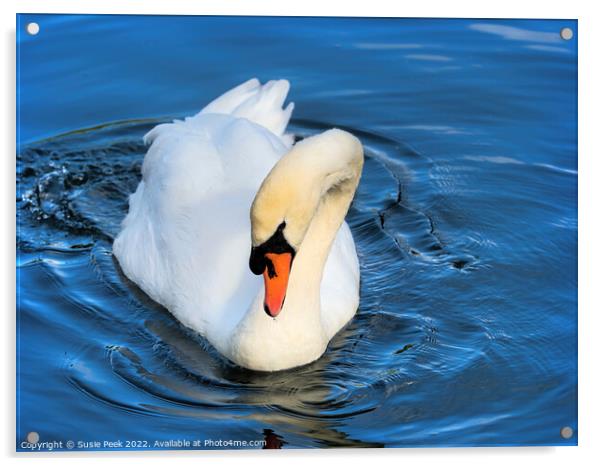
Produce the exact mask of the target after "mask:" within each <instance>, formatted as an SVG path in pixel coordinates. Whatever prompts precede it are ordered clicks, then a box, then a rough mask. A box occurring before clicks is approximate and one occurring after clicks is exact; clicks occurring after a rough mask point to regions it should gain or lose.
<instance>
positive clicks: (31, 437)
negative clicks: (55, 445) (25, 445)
mask: <svg viewBox="0 0 602 466" xmlns="http://www.w3.org/2000/svg"><path fill="white" fill-rule="evenodd" d="M27 441H28V442H29V443H38V442H39V441H40V434H38V433H37V432H30V433H29V434H27Z"/></svg>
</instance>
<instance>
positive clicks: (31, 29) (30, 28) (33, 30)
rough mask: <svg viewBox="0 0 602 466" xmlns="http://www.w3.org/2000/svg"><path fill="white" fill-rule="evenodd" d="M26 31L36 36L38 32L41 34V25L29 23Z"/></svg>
mask: <svg viewBox="0 0 602 466" xmlns="http://www.w3.org/2000/svg"><path fill="white" fill-rule="evenodd" d="M25 30H26V31H27V34H29V35H30V36H35V35H36V34H37V33H38V32H40V25H39V24H38V23H27V26H25Z"/></svg>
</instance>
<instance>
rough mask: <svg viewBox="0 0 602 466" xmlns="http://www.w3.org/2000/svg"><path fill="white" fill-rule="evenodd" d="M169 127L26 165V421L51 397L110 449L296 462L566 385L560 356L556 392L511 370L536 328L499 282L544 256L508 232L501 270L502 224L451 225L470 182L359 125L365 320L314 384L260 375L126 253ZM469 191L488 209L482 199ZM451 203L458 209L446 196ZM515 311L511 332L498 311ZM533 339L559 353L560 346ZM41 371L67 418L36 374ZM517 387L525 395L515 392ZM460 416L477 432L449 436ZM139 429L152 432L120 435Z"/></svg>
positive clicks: (62, 143) (42, 147) (540, 365)
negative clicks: (147, 158) (130, 203)
mask: <svg viewBox="0 0 602 466" xmlns="http://www.w3.org/2000/svg"><path fill="white" fill-rule="evenodd" d="M159 122H161V121H154V120H153V121H150V120H147V121H129V122H119V123H114V124H110V125H105V126H100V127H96V128H91V129H86V130H82V131H78V132H74V133H69V134H65V135H62V136H59V137H56V138H53V139H49V140H45V141H41V142H39V143H36V144H33V145H30V146H28V147H26V148H25V149H24V150H23V151H22V152H21V153H20V154H19V156H18V193H19V196H18V199H17V205H18V214H17V216H18V238H17V241H18V248H19V264H18V266H19V286H20V290H21V295H20V321H19V328H20V338H21V348H27V351H24V350H23V351H22V352H21V357H22V358H23V360H22V363H21V367H22V368H24V369H25V372H24V373H22V374H21V378H22V384H21V390H23V393H22V395H21V399H22V401H23V402H24V403H26V404H27V405H26V406H25V407H24V408H23V409H27V407H28V406H29V404H35V403H36V402H40V401H41V400H42V399H44V400H45V403H46V406H47V409H48V411H50V412H54V413H56V414H57V416H58V415H59V414H60V413H61V412H62V410H64V409H65V408H64V407H63V405H64V403H66V400H69V401H68V403H69V408H68V409H69V410H70V416H92V417H95V418H97V419H98V423H97V426H96V429H97V430H96V431H95V432H94V436H96V437H98V436H100V435H101V434H102V435H105V437H106V438H113V437H114V436H115V435H119V436H131V438H135V439H137V438H143V437H145V436H146V437H149V438H157V437H160V438H163V437H164V438H166V439H169V438H172V437H173V435H172V434H171V433H173V432H181V433H182V435H184V436H185V437H186V436H189V435H190V436H193V434H194V435H198V434H199V433H204V434H205V435H207V433H211V436H212V437H214V438H220V437H221V438H239V437H243V438H247V439H252V438H261V437H262V436H265V438H266V439H268V444H269V445H271V444H277V445H279V446H282V445H288V446H296V447H304V446H323V445H329V446H382V445H388V446H392V445H403V444H425V443H427V444H428V443H431V442H436V441H442V440H443V441H444V442H445V441H451V439H453V438H457V437H456V436H458V435H463V434H465V433H471V432H472V433H474V432H475V428H476V427H475V426H478V425H486V424H487V423H491V422H498V423H499V422H501V421H503V420H504V419H505V417H504V416H503V415H502V414H501V413H503V412H504V406H503V403H502V404H501V405H500V404H497V405H496V404H492V403H490V401H491V399H498V398H496V397H499V396H501V393H502V392H503V390H506V389H512V390H516V391H517V392H516V393H522V395H521V396H523V397H525V400H527V399H529V396H530V394H533V393H536V391H537V386H539V385H541V384H550V383H553V382H554V380H555V378H557V377H559V376H560V374H559V373H554V372H550V367H551V364H550V361H551V358H553V357H554V355H551V354H544V353H543V352H542V353H541V354H537V356H536V357H532V358H531V359H530V361H531V362H530V364H531V367H530V369H531V370H532V372H533V373H535V374H538V375H539V376H540V377H541V378H540V379H539V382H538V383H536V384H532V383H528V382H529V381H527V380H524V378H520V377H518V374H519V373H520V371H521V370H523V369H521V366H520V365H513V364H512V361H513V359H514V358H516V357H517V355H519V354H520V351H521V345H523V344H524V339H523V338H522V336H523V335H522V334H521V332H527V331H528V330H527V329H528V328H529V327H530V326H532V325H534V323H533V322H532V320H530V319H529V318H528V316H527V315H525V314H524V313H523V312H521V309H520V302H513V300H512V298H511V297H510V296H511V295H509V294H507V293H503V292H502V291H503V290H502V291H500V288H499V287H496V283H495V278H494V275H493V274H492V273H491V270H492V269H496V270H497V269H499V270H502V272H503V271H504V270H506V271H507V272H508V273H510V271H511V269H512V267H521V263H520V262H519V258H520V257H524V254H525V253H528V251H532V249H530V248H525V247H520V246H518V244H519V243H518V242H517V241H515V235H516V233H515V232H514V231H510V230H509V231H508V232H507V233H508V234H509V235H510V236H509V237H510V239H511V240H512V246H511V247H510V246H506V249H505V252H507V253H508V254H507V255H504V256H503V257H504V260H503V261H501V262H500V261H499V258H500V257H502V256H500V255H499V254H497V251H496V248H498V247H499V246H498V245H499V244H504V239H503V238H501V236H503V233H504V232H503V231H502V232H500V231H499V230H495V231H494V230H492V229H491V228H490V226H491V225H492V223H491V222H492V221H493V219H492V218H493V217H494V216H493V215H490V217H492V218H481V219H475V222H474V224H473V226H474V228H473V227H471V228H466V227H465V226H462V227H458V225H454V224H453V222H452V221H451V220H450V218H455V219H457V218H468V219H469V220H468V221H470V217H469V216H468V214H466V213H463V212H462V207H461V205H459V204H458V199H459V200H460V202H461V201H462V200H463V199H466V196H469V195H470V194H471V192H470V191H468V185H470V183H471V181H470V180H464V179H462V178H457V174H458V173H462V171H460V170H458V169H455V170H447V169H446V167H445V166H442V165H436V164H434V163H433V162H432V161H431V160H429V159H428V158H426V157H424V156H421V155H420V154H418V153H417V152H416V151H414V150H412V149H411V148H410V147H408V146H406V145H404V144H402V143H401V142H398V141H393V140H390V139H387V138H385V137H382V136H378V135H375V134H370V133H367V132H363V131H360V130H357V129H354V128H347V129H348V130H350V131H352V132H353V133H354V134H356V135H357V136H358V137H359V138H360V139H361V140H362V142H363V144H364V146H365V150H366V162H365V168H364V173H363V177H362V181H361V183H360V187H359V190H358V192H357V195H356V198H355V201H354V203H353V205H352V208H351V210H350V212H349V214H348V218H347V220H348V222H349V224H350V226H351V229H352V232H353V234H354V237H355V241H356V244H357V250H358V254H359V257H360V263H361V274H362V275H361V277H362V282H361V304H360V309H359V311H358V314H357V316H356V317H355V318H354V319H353V320H352V322H350V324H349V325H348V326H346V327H345V328H344V329H343V330H342V331H341V332H340V333H339V334H338V335H337V336H336V337H335V338H334V339H333V341H332V342H331V343H330V345H329V347H328V350H327V352H326V354H325V355H324V356H323V357H322V358H320V359H319V360H318V361H316V362H314V363H312V364H309V365H306V366H303V367H300V368H297V369H293V370H289V371H284V372H279V373H273V374H265V373H255V372H252V371H248V370H244V369H241V368H238V367H236V366H234V365H233V364H231V363H230V362H228V361H226V360H224V359H223V358H222V357H221V356H220V355H219V354H217V353H216V351H215V350H214V349H213V348H212V347H211V346H210V345H209V344H208V343H207V342H206V341H205V340H204V339H203V338H201V337H200V336H198V335H196V334H194V332H192V331H190V330H188V329H186V328H184V327H182V326H181V325H180V324H179V323H178V322H177V321H176V320H175V319H174V318H173V317H172V316H171V315H170V314H169V312H168V311H167V310H165V309H163V308H162V307H161V306H159V305H157V304H156V303H154V302H153V301H152V300H150V299H149V298H148V297H147V296H146V295H145V294H144V293H142V292H141V291H140V290H139V289H138V288H137V287H136V285H135V284H133V283H131V282H130V281H128V280H127V279H126V278H125V277H124V276H123V274H122V273H121V272H120V270H119V267H118V265H117V263H116V261H115V260H114V258H113V257H112V255H111V241H112V238H113V237H114V235H115V234H116V233H117V231H118V229H119V224H120V221H121V220H122V218H123V217H124V216H125V214H126V212H127V199H128V196H129V194H130V193H131V192H132V191H133V190H134V189H135V187H136V185H137V183H138V182H139V178H140V167H141V162H142V160H143V157H144V153H145V147H144V146H143V144H142V142H141V136H142V135H143V134H144V133H145V132H146V131H148V130H149V129H150V128H152V127H153V126H154V125H155V124H157V123H159ZM330 126H331V125H328V124H320V123H317V122H309V121H296V122H294V125H293V128H292V131H293V132H294V133H295V134H296V135H297V137H298V138H303V137H306V136H308V135H311V134H313V133H316V132H318V131H322V130H323V129H326V128H329V127H330ZM467 162H469V163H471V164H473V165H472V167H473V168H474V164H475V163H482V162H480V161H474V160H473V161H470V160H469V161H467ZM528 170H547V169H546V168H545V167H535V166H530V167H528ZM468 173H470V171H469V172H468ZM498 176H499V173H498ZM554 176H556V177H567V176H569V177H570V176H572V175H571V174H567V173H562V172H554ZM470 186H471V187H472V189H475V190H476V191H477V192H476V193H474V195H473V196H472V197H471V199H472V200H473V201H477V200H478V199H479V198H480V196H482V195H483V193H482V191H480V190H479V188H478V187H475V186H474V185H470ZM451 191H453V192H454V194H455V195H456V198H455V200H451V199H449V198H448V197H446V196H448V194H449V193H450V192H451ZM453 210H455V211H456V212H460V213H463V215H458V216H454V215H450V212H451V211H453ZM559 221H560V220H559ZM564 224H566V225H569V226H570V222H566V221H564ZM494 233H495V234H494ZM522 235H523V236H525V237H528V236H529V232H528V231H525V232H523V233H522ZM516 239H517V240H518V239H521V236H518V237H516ZM507 240H508V238H506V243H507ZM550 241H553V240H552V239H550ZM516 248H518V250H516ZM492 251H495V252H496V255H493V254H492ZM513 261H516V262H513ZM500 306H501V307H505V308H506V309H508V312H510V313H513V317H512V319H502V318H501V317H500V316H499V314H496V312H494V309H499V308H500ZM552 318H553V317H552ZM557 319H560V320H561V319H562V316H561V315H558V316H557ZM530 338H532V340H533V341H532V343H533V344H535V345H537V344H542V345H543V344H544V343H545V341H546V338H547V337H544V336H543V335H542V334H539V336H534V335H533V336H531V337H530ZM40 357H41V358H43V359H44V361H45V363H46V364H45V365H44V372H45V373H44V378H45V384H46V385H47V387H48V392H49V393H51V395H52V400H54V401H52V400H51V402H50V403H49V402H48V400H47V399H46V398H44V396H43V395H42V393H41V392H40V391H39V389H38V385H37V384H36V382H35V381H36V380H37V378H36V377H35V374H32V373H28V372H27V370H28V369H27V368H29V367H39V365H36V364H34V363H33V361H35V360H36V358H40ZM28 362H29V363H28ZM502 365H503V366H504V367H505V370H504V371H503V373H497V372H496V367H500V366H502ZM544 374H545V376H544ZM514 376H516V377H517V379H513V378H512V377H514ZM485 380H487V381H488V382H487V383H486V384H485ZM509 380H510V381H516V383H515V384H513V385H511V387H508V383H507V382H508V381H509ZM495 381H497V385H496V382H495ZM467 400H471V402H472V404H467ZM479 406H480V408H479ZM467 410H468V413H469V415H468V418H466V412H467ZM477 412H481V415H480V417H478V418H477V417H475V419H474V421H471V418H470V413H477ZM530 412H531V410H530V409H528V410H527V411H526V412H525V413H523V414H524V415H527V414H528V413H530ZM460 413H461V414H462V416H463V418H465V421H464V423H463V424H459V425H460V427H456V428H455V429H451V428H447V429H446V428H444V427H445V426H447V425H450V424H452V423H453V422H452V421H453V420H454V419H455V418H456V417H457V416H459V415H460ZM130 416H138V417H140V420H139V422H137V423H132V422H123V423H121V422H120V420H125V419H129V417H130ZM50 417H52V416H50ZM55 419H56V417H55ZM433 425H435V426H436V427H435V431H434V432H435V433H432V432H433V430H432V429H433ZM505 428H506V427H504V426H502V427H501V428H500V426H499V425H498V429H499V430H500V432H504V429H505ZM37 429H38V431H40V432H42V433H44V432H47V433H49V432H52V433H53V435H54V437H57V436H59V437H60V436H64V437H65V438H66V439H67V438H71V437H73V436H74V435H76V434H78V435H81V432H79V433H77V432H75V431H74V428H73V427H70V425H69V424H68V423H65V424H64V425H62V426H60V429H59V430H57V427H56V425H52V424H50V423H46V424H44V423H41V424H40V425H39V426H38V427H37ZM507 429H508V431H509V429H510V427H509V426H508V427H507ZM429 432H431V433H430V434H429ZM523 433H525V434H526V433H527V431H525V432H523ZM87 434H88V435H90V436H92V433H87ZM274 439H276V440H274Z"/></svg>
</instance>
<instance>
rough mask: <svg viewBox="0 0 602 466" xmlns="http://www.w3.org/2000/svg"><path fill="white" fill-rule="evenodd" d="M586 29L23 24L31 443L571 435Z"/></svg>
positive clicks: (548, 440) (541, 438)
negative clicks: (580, 56)
mask: <svg viewBox="0 0 602 466" xmlns="http://www.w3.org/2000/svg"><path fill="white" fill-rule="evenodd" d="M33 23H35V26H34V25H33ZM561 31H564V32H562V33H561ZM577 39H578V31H577V22H576V21H574V20H481V19H376V18H375V19H369V18H284V17H182V16H178V17H176V16H174V17H162V16H82V15H33V14H27V15H19V16H18V17H17V51H18V54H17V57H18V67H17V75H18V76H17V82H18V88H17V95H18V100H17V102H18V108H17V114H18V134H17V142H18V152H17V191H18V197H17V225H18V232H17V277H18V284H17V298H18V309H17V312H18V320H17V323H18V325H17V332H18V335H17V337H18V340H17V341H18V347H17V358H18V362H17V371H18V373H17V439H16V448H17V450H19V451H31V450H33V451H47V450H55V451H57V450H65V451H67V450H73V451H82V450H112V449H158V450H159V449H228V448H326V447H427V446H487V445H576V444H577V359H576V351H577V255H576V253H577V204H576V202H577V199H576V197H577V140H576V132H577V113H576V110H577V108H576V95H577V74H576V72H577V68H576V66H577ZM237 86H238V87H237ZM231 89H234V90H232V91H230V90H231ZM228 91H230V92H228ZM220 96H221V97H220ZM292 102H294V108H293V106H292V105H291V103H292ZM332 128H338V130H334V131H331V129H332ZM145 135H146V136H145ZM272 169H273V170H272ZM264 180H265V182H264Z"/></svg>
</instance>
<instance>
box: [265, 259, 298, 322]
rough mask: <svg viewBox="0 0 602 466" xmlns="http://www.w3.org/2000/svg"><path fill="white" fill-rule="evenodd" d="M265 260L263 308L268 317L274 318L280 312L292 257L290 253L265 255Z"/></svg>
mask: <svg viewBox="0 0 602 466" xmlns="http://www.w3.org/2000/svg"><path fill="white" fill-rule="evenodd" d="M265 258H266V268H265V270H264V271H263V280H264V283H265V301H264V303H263V308H264V309H265V312H266V313H267V314H268V315H269V316H270V317H276V316H277V315H278V314H279V313H280V311H281V310H282V305H283V304H284V298H285V297H286V288H287V286H288V277H289V275H290V272H291V263H292V261H293V255H292V254H291V253H290V252H284V253H280V254H276V253H267V254H266V255H265Z"/></svg>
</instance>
